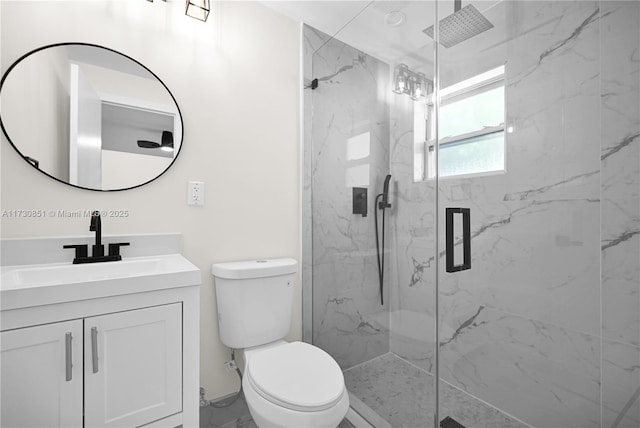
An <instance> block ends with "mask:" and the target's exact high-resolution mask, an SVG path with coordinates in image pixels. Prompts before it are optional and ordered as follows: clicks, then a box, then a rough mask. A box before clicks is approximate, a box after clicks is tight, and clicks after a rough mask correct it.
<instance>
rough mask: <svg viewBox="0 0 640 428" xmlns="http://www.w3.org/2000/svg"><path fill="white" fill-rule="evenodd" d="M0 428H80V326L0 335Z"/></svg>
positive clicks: (52, 326) (76, 323)
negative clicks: (0, 404)
mask: <svg viewBox="0 0 640 428" xmlns="http://www.w3.org/2000/svg"><path fill="white" fill-rule="evenodd" d="M0 349H1V351H2V352H1V357H0V374H1V390H0V391H1V396H0V403H2V408H1V410H0V412H1V413H0V426H3V427H74V428H77V427H81V426H82V372H83V370H82V320H76V321H66V322H60V323H55V324H47V325H41V326H36V327H28V328H21V329H17V330H10V331H3V332H2V333H0Z"/></svg>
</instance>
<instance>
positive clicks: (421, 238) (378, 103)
mask: <svg viewBox="0 0 640 428" xmlns="http://www.w3.org/2000/svg"><path fill="white" fill-rule="evenodd" d="M347 3H349V2H345V4H347ZM355 3H356V2H352V3H350V4H355ZM434 6H435V3H434V2H424V1H413V2H396V1H376V2H362V9H360V10H358V11H357V12H356V13H354V16H353V19H351V20H349V22H348V24H346V25H345V26H344V27H343V28H341V29H340V30H339V31H338V33H337V34H331V35H328V34H325V33H323V32H321V31H318V30H316V29H314V28H312V27H309V26H305V28H304V43H305V70H310V72H309V73H308V74H306V75H305V112H306V113H305V121H306V122H305V152H304V163H305V177H304V180H305V191H304V201H303V206H304V219H305V220H304V224H303V233H304V236H305V238H303V246H304V248H303V252H304V254H305V257H304V258H305V262H304V268H303V282H304V283H305V284H306V285H305V288H304V290H307V293H306V294H305V296H304V297H303V300H305V302H306V303H305V305H306V306H305V308H309V309H310V310H307V311H306V312H305V315H304V316H305V317H306V318H305V340H308V341H311V342H312V343H313V344H314V345H316V346H319V347H320V348H322V349H324V350H325V351H327V352H328V353H329V354H330V355H332V356H333V357H334V358H335V359H336V361H338V363H339V364H340V366H341V367H342V369H343V371H344V376H345V382H346V385H347V388H348V390H349V393H350V401H351V406H352V408H353V409H354V411H355V412H356V413H357V414H359V415H360V416H362V417H363V418H364V419H365V420H367V421H368V422H369V423H371V424H372V425H373V426H377V427H384V426H393V427H402V426H406V427H428V426H434V425H435V421H434V414H435V410H436V397H435V387H436V379H437V377H436V376H435V353H436V341H435V331H436V326H435V321H436V317H435V303H436V294H435V284H436V281H435V270H434V268H433V267H434V261H435V257H434V254H435V249H434V248H435V242H436V223H435V213H436V210H435V208H432V207H429V208H428V209H425V206H426V205H429V204H434V203H435V201H436V199H437V198H436V187H435V179H434V177H433V175H432V176H431V177H427V172H426V163H425V162H426V160H427V159H426V158H425V157H422V156H418V153H419V152H420V151H421V150H422V149H423V148H424V147H425V146H426V140H428V139H429V136H428V135H427V128H428V127H427V126H426V121H425V117H426V114H427V108H426V98H427V97H430V96H431V94H430V93H429V92H432V91H433V77H434V63H435V61H434V51H435V49H434V45H433V39H432V38H430V37H428V36H427V35H426V34H424V33H423V30H424V29H426V28H428V27H429V26H430V25H432V24H433V22H434V18H435V13H434V10H433V9H434ZM345 7H347V6H345ZM349 7H350V6H349ZM371 23H377V24H376V25H375V26H373V27H372V25H371ZM381 26H383V27H382V28H381ZM372 31H376V32H384V34H385V37H381V38H378V40H384V43H383V44H382V45H377V46H373V47H372V45H371V44H369V43H367V44H366V45H367V46H368V48H367V49H360V47H361V46H362V45H363V43H362V40H363V37H364V38H366V37H367V35H368V34H370V33H371V32H372ZM400 70H402V72H403V73H404V74H403V75H402V76H403V79H400V80H399V79H398V77H399V76H398V73H399V71H400ZM400 81H402V85H403V86H402V87H398V85H397V83H398V82H400ZM431 108H432V107H431ZM431 138H432V137H431ZM385 189H386V190H385Z"/></svg>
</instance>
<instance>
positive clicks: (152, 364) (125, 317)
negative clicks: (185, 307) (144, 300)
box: [84, 303, 182, 427]
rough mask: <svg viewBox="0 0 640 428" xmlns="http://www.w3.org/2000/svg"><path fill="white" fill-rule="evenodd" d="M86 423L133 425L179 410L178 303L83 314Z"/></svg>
mask: <svg viewBox="0 0 640 428" xmlns="http://www.w3.org/2000/svg"><path fill="white" fill-rule="evenodd" d="M84 333H85V426H87V427H125V426H126V427H135V426H140V425H143V424H146V423H149V422H152V421H155V420H158V419H161V418H164V417H166V416H169V415H172V414H174V413H178V412H180V411H181V410H182V305H181V304H180V303H176V304H171V305H164V306H156V307H152V308H146V309H139V310H135V311H128V312H118V313H113V314H108V315H102V316H97V317H92V318H86V319H85V329H84Z"/></svg>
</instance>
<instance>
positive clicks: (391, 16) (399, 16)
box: [384, 10, 407, 27]
mask: <svg viewBox="0 0 640 428" xmlns="http://www.w3.org/2000/svg"><path fill="white" fill-rule="evenodd" d="M406 19H407V15H405V14H404V12H401V11H399V10H393V11H391V12H389V13H387V14H386V15H385V16H384V22H385V23H386V24H387V25H388V26H389V27H399V26H400V25H402V24H404V21H405V20H406Z"/></svg>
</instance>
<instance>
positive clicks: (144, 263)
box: [0, 254, 202, 311]
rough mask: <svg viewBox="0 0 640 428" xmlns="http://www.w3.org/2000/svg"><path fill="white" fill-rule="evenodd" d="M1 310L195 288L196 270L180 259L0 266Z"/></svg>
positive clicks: (198, 277) (162, 257)
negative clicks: (170, 289) (180, 288)
mask: <svg viewBox="0 0 640 428" xmlns="http://www.w3.org/2000/svg"><path fill="white" fill-rule="evenodd" d="M0 269H1V276H0V310H3V311H4V310H10V309H20V308H26V307H32V306H41V305H49V304H56V303H64V302H71V301H78V300H86V299H96V298H103V297H110V296H118V295H125V294H133V293H143V292H149V291H155V290H163V289H169V288H178V287H189V286H197V285H200V284H201V282H202V278H201V273H200V270H199V269H198V268H197V267H196V266H195V265H193V264H192V263H191V262H189V260H187V259H186V258H185V257H184V256H182V255H180V254H163V255H153V256H146V257H123V258H122V260H121V261H116V262H101V263H87V264H77V265H74V264H71V263H70V262H65V263H43V264H29V265H12V266H2V267H1V268H0Z"/></svg>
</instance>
